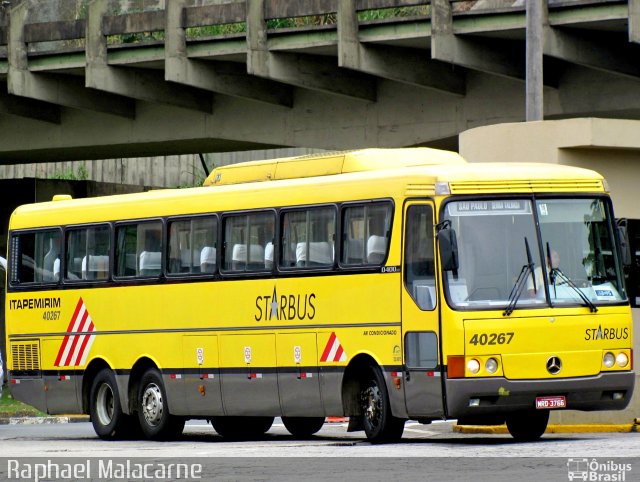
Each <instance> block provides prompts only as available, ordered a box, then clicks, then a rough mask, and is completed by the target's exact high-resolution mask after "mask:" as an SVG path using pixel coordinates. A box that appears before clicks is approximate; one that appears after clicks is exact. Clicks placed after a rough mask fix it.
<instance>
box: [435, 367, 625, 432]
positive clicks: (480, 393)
mask: <svg viewBox="0 0 640 482" xmlns="http://www.w3.org/2000/svg"><path fill="white" fill-rule="evenodd" d="M634 381H635V374H634V373H633V372H631V371H628V372H607V373H600V374H599V375H597V376H593V377H579V378H557V379H552V380H539V379H538V380H507V379H506V378H502V377H497V378H456V379H447V380H446V381H445V386H446V397H447V398H446V400H447V417H448V418H458V419H469V421H470V423H481V422H482V419H485V420H486V421H487V423H497V422H500V420H499V419H500V416H501V414H505V413H507V412H514V411H521V410H534V409H535V407H536V397H540V396H550V395H563V396H564V397H566V402H567V403H566V405H567V406H566V409H567V410H585V411H590V410H621V409H623V408H625V407H626V406H627V405H628V404H629V401H630V400H631V396H632V395H633V385H634ZM489 419H491V420H489Z"/></svg>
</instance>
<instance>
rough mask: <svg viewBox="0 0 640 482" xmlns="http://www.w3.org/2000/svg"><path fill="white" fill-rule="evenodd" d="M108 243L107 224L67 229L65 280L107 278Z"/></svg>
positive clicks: (109, 237)
mask: <svg viewBox="0 0 640 482" xmlns="http://www.w3.org/2000/svg"><path fill="white" fill-rule="evenodd" d="M110 245H111V229H110V228H109V226H95V227H94V226H91V227H83V228H73V229H69V230H67V239H66V247H67V249H66V253H67V254H66V256H67V257H66V261H67V262H66V268H65V274H64V278H65V280H68V281H75V280H81V279H82V280H90V281H93V280H105V279H108V278H109V253H110Z"/></svg>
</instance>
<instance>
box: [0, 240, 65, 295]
mask: <svg viewBox="0 0 640 482" xmlns="http://www.w3.org/2000/svg"><path fill="white" fill-rule="evenodd" d="M11 248H12V253H17V256H16V255H15V254H13V259H14V260H15V261H17V263H15V262H14V263H13V264H12V269H11V278H10V279H11V283H12V284H23V283H56V282H58V280H59V279H60V265H61V263H60V258H61V256H62V233H61V231H60V230H57V229H55V230H54V229H48V230H42V231H37V232H32V233H20V234H18V235H14V236H13V237H12V245H11Z"/></svg>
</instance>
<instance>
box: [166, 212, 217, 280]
mask: <svg viewBox="0 0 640 482" xmlns="http://www.w3.org/2000/svg"><path fill="white" fill-rule="evenodd" d="M217 238H218V218H217V217H215V216H200V217H196V218H192V219H181V220H176V221H170V222H169V245H168V249H167V274H168V275H183V276H184V275H191V274H200V273H214V272H215V269H216V254H217V249H216V246H217Z"/></svg>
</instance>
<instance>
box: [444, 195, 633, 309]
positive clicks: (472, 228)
mask: <svg viewBox="0 0 640 482" xmlns="http://www.w3.org/2000/svg"><path fill="white" fill-rule="evenodd" d="M610 212H611V211H610V210H609V208H608V204H607V203H606V202H605V201H604V200H603V199H601V198H573V199H571V198H557V199H551V198H545V199H525V198H522V199H487V198H483V199H475V200H467V199H465V200H462V201H452V202H449V203H448V204H447V205H446V207H445V219H446V220H448V221H450V222H451V227H452V228H453V229H455V231H456V234H457V240H458V257H459V269H458V270H457V271H453V272H451V271H450V272H447V273H446V279H447V283H446V286H447V299H448V300H449V303H450V304H451V305H452V306H453V307H455V308H462V309H465V308H467V309H482V308H483V307H486V308H487V309H502V308H504V309H506V312H505V314H509V313H510V311H511V308H514V307H517V308H521V307H542V306H549V305H551V306H556V305H573V306H575V305H585V306H588V307H590V308H591V309H592V311H594V310H596V309H597V308H596V306H597V305H601V304H605V303H612V302H614V303H615V302H620V301H623V300H625V299H626V294H625V292H624V285H623V282H622V277H621V269H620V263H619V260H618V256H617V251H616V248H615V243H614V238H613V236H614V227H613V222H612V216H611V214H610ZM536 220H537V222H538V223H539V230H538V229H536ZM508 307H511V308H508Z"/></svg>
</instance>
